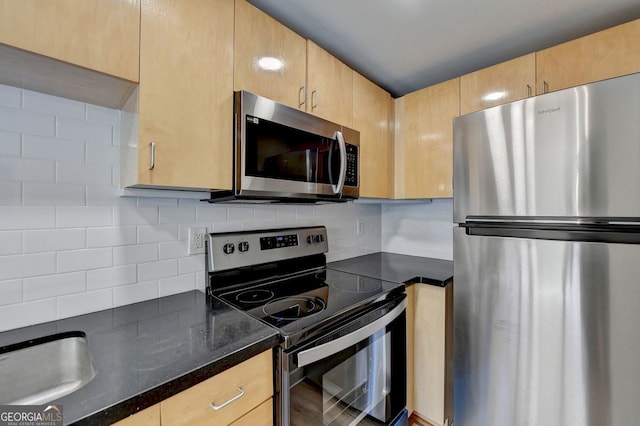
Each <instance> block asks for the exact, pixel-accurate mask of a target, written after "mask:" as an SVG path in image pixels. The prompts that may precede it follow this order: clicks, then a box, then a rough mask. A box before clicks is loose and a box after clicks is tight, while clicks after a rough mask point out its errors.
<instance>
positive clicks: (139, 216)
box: [113, 206, 158, 225]
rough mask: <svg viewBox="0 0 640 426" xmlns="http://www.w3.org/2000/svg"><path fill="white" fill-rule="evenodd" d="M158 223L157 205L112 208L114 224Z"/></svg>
mask: <svg viewBox="0 0 640 426" xmlns="http://www.w3.org/2000/svg"><path fill="white" fill-rule="evenodd" d="M155 223H158V207H137V206H121V207H116V208H115V209H114V210H113V224H114V225H148V224H155Z"/></svg>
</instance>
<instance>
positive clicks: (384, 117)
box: [353, 72, 393, 198]
mask: <svg viewBox="0 0 640 426" xmlns="http://www.w3.org/2000/svg"><path fill="white" fill-rule="evenodd" d="M391 102H392V99H391V95H389V93H387V92H386V91H384V90H383V89H381V88H380V87H378V86H376V85H375V84H374V83H372V82H371V81H369V80H367V79H366V78H364V77H363V76H361V75H360V74H358V73H357V72H354V73H353V127H354V128H355V129H357V130H358V131H359V132H360V196H361V197H371V198H391V197H392V196H393V186H392V182H393V176H392V173H391V171H392V166H393V155H392V146H391V135H390V132H389V116H390V113H391Z"/></svg>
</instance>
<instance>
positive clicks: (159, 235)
mask: <svg viewBox="0 0 640 426" xmlns="http://www.w3.org/2000/svg"><path fill="white" fill-rule="evenodd" d="M177 239H178V225H175V224H172V225H141V226H138V243H140V244H147V243H159V242H163V241H175V240H177Z"/></svg>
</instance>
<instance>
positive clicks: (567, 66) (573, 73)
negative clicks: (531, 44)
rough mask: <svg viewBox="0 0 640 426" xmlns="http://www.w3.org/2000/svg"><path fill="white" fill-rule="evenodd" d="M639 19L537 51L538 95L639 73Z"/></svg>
mask: <svg viewBox="0 0 640 426" xmlns="http://www.w3.org/2000/svg"><path fill="white" fill-rule="evenodd" d="M638 52H640V19H639V20H635V21H632V22H628V23H626V24H623V25H618V26H617V27H613V28H609V29H607V30H604V31H600V32H597V33H595V34H591V35H588V36H585V37H581V38H579V39H576V40H572V41H569V42H567V43H563V44H560V45H557V46H554V47H551V48H549V49H545V50H541V51H540V52H537V53H536V68H537V70H536V71H537V89H536V93H538V94H541V93H545V92H551V91H555V90H560V89H565V88H567V87H573V86H578V85H581V84H586V83H592V82H594V81H598V80H604V79H607V78H612V77H618V76H621V75H625V74H631V73H635V72H640V55H639V54H638Z"/></svg>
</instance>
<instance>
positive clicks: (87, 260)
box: [56, 248, 113, 272]
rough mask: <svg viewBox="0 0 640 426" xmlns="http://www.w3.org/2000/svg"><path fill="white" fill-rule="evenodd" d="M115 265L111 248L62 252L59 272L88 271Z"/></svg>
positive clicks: (59, 256)
mask: <svg viewBox="0 0 640 426" xmlns="http://www.w3.org/2000/svg"><path fill="white" fill-rule="evenodd" d="M112 265H113V255H112V249H111V248H99V249H86V250H72V251H62V252H60V253H58V259H57V268H56V269H57V271H58V272H70V271H86V270H88V269H98V268H106V267H108V266H112Z"/></svg>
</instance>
